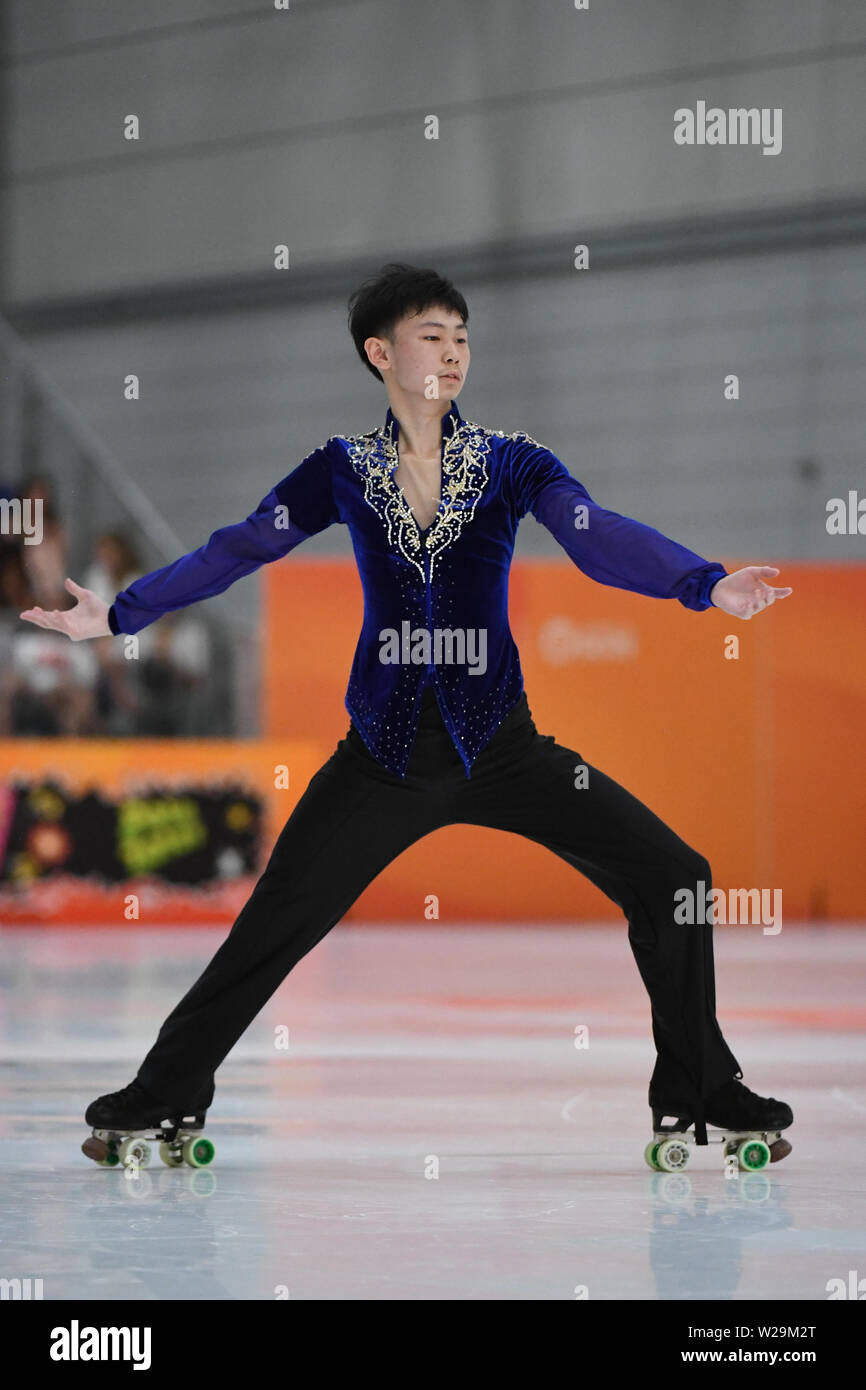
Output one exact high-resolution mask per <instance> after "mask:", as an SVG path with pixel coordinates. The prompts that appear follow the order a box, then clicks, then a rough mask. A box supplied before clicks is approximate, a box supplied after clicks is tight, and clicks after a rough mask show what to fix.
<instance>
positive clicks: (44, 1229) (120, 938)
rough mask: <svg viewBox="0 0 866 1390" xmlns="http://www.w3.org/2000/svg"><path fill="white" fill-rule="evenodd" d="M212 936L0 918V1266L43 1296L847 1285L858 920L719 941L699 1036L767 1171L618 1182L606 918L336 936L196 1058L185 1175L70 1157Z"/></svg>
mask: <svg viewBox="0 0 866 1390" xmlns="http://www.w3.org/2000/svg"><path fill="white" fill-rule="evenodd" d="M223 935H224V932H223V931H212V930H210V929H194V928H193V929H188V930H185V931H184V930H179V931H174V930H170V929H159V928H157V929H142V928H141V927H140V926H139V925H138V924H135V925H134V926H130V928H129V929H128V930H125V931H124V933H123V934H117V933H114V932H112V931H111V930H109V929H104V928H103V929H94V930H90V931H84V930H79V929H69V930H62V929H51V930H49V929H41V930H40V929H7V930H6V931H4V932H3V934H2V948H3V949H2V960H3V966H2V980H0V984H2V1017H0V1192H2V1198H0V1259H2V1267H0V1277H3V1278H6V1279H15V1278H20V1279H26V1278H30V1279H31V1280H32V1279H41V1280H42V1291H43V1297H44V1298H45V1299H57V1298H84V1299H103V1298H108V1299H139V1298H145V1299H208V1298H217V1299H229V1300H235V1299H273V1298H278V1297H290V1298H293V1299H298V1298H300V1299H459V1300H464V1299H569V1300H573V1299H575V1298H580V1297H589V1298H590V1299H635V1298H661V1299H695V1298H722V1299H766V1298H786V1299H809V1300H815V1299H818V1300H821V1299H826V1298H827V1297H828V1292H827V1290H828V1285H829V1281H831V1280H834V1279H836V1280H842V1281H844V1282H845V1284H846V1285H847V1284H848V1283H849V1282H850V1279H851V1272H852V1271H855V1272H856V1277H859V1278H863V1277H864V1276H866V1172H864V1160H863V1152H864V1145H863V1138H862V1135H863V1128H864V1119H866V1047H864V1030H866V1004H864V989H863V985H864V978H866V971H864V967H866V936H864V934H863V933H862V932H861V931H859V930H858V929H856V928H852V927H837V928H832V927H828V928H822V927H800V928H797V927H788V926H787V925H786V926H785V928H784V930H783V931H782V932H781V933H780V934H779V935H778V936H766V935H764V934H762V933H761V931H760V928H759V927H746V926H739V927H727V928H722V927H719V928H717V929H716V974H717V995H718V1001H719V1018H720V1021H721V1024H722V1029H723V1032H724V1033H725V1036H726V1037H727V1039H728V1041H729V1043H730V1045H731V1047H732V1049H733V1051H734V1053H735V1054H736V1056H737V1057H738V1058H739V1061H740V1063H741V1065H742V1067H743V1071H744V1080H745V1081H746V1083H747V1084H748V1085H750V1086H751V1087H752V1089H754V1090H757V1091H759V1092H760V1093H762V1094H764V1095H768V1094H771V1095H775V1096H778V1097H780V1098H781V1099H784V1100H787V1101H788V1102H789V1104H791V1106H792V1107H793V1109H794V1114H795V1122H794V1126H793V1127H792V1129H791V1130H789V1131H788V1136H789V1137H790V1139H791V1141H792V1143H793V1152H792V1154H791V1155H790V1156H789V1157H788V1158H786V1159H785V1160H784V1161H783V1162H782V1163H780V1164H774V1165H772V1166H771V1167H770V1168H768V1169H767V1170H766V1171H764V1172H759V1173H751V1174H749V1173H739V1174H738V1176H736V1177H726V1175H725V1170H724V1160H723V1156H722V1152H721V1149H720V1147H719V1146H718V1145H715V1146H711V1147H709V1148H701V1149H697V1150H694V1151H693V1152H692V1155H691V1162H690V1164H689V1166H688V1169H687V1170H686V1171H684V1172H682V1173H678V1174H664V1173H653V1172H651V1171H650V1170H649V1168H647V1167H646V1165H645V1163H644V1159H643V1150H644V1145H645V1143H646V1141H647V1139H648V1138H649V1123H650V1116H649V1109H648V1107H647V1104H646V1086H647V1080H648V1077H649V1073H650V1070H651V1067H652V1062H653V1056H654V1054H653V1048H652V1042H651V1037H650V1030H649V1008H648V1001H647V999H646V995H645V994H644V992H643V986H642V984H641V981H640V977H639V975H638V973H637V969H636V967H635V965H634V963H633V960H632V957H631V953H630V951H629V947H628V942H627V938H626V932H625V924H624V923H623V926H622V928H621V929H618V928H617V927H609V926H606V927H599V928H587V927H583V926H579V927H575V928H573V929H562V928H546V927H538V928H533V927H529V926H526V927H521V928H514V927H502V928H498V927H487V928H473V929H468V928H467V929H465V930H455V929H452V928H445V927H441V926H439V925H433V926H430V925H428V926H424V927H422V928H408V929H405V930H400V929H394V928H388V929H383V930H370V929H367V928H361V927H357V926H354V927H353V926H350V925H343V926H341V927H338V928H337V929H336V930H335V931H334V932H332V933H331V934H330V936H328V937H327V938H326V939H325V940H324V941H323V942H322V943H320V945H319V946H317V947H316V949H315V950H314V951H313V952H311V954H310V955H308V956H307V957H305V959H304V960H303V961H301V963H300V965H298V966H297V967H296V969H295V970H294V971H293V972H292V974H291V975H290V976H289V978H288V979H287V980H286V981H285V982H284V984H283V985H282V986H281V988H280V990H279V991H278V992H277V994H276V995H274V997H273V998H272V999H271V1000H270V1002H269V1003H268V1005H267V1006H266V1008H265V1009H264V1010H263V1011H262V1013H261V1014H260V1015H259V1016H258V1018H257V1019H256V1020H255V1021H254V1023H253V1024H252V1025H251V1027H250V1028H249V1029H248V1031H247V1033H246V1034H245V1035H244V1037H243V1038H242V1039H241V1041H240V1042H239V1043H238V1044H237V1046H236V1047H235V1049H234V1051H233V1052H232V1053H231V1054H230V1055H229V1057H228V1059H227V1060H226V1062H225V1063H224V1064H223V1066H222V1067H221V1068H220V1070H219V1072H218V1073H217V1092H216V1097H215V1100H214V1104H213V1107H212V1109H211V1111H210V1113H209V1116H208V1128H207V1133H208V1134H209V1135H210V1137H211V1138H212V1139H213V1140H214V1142H215V1144H216V1157H215V1159H214V1162H213V1164H212V1165H211V1166H210V1167H207V1168H201V1169H198V1170H196V1169H192V1168H189V1167H187V1166H184V1167H182V1168H177V1169H171V1168H167V1167H164V1166H163V1165H162V1164H161V1163H160V1161H159V1158H158V1156H157V1155H156V1153H154V1158H153V1163H152V1164H151V1166H150V1167H148V1168H144V1169H141V1170H139V1171H138V1172H136V1171H135V1170H129V1172H128V1173H127V1172H124V1170H122V1169H117V1168H115V1169H108V1168H102V1167H99V1166H97V1165H96V1164H94V1163H92V1162H90V1161H89V1160H88V1159H87V1158H85V1157H84V1156H83V1155H82V1153H81V1151H80V1144H81V1141H82V1140H83V1139H84V1138H85V1136H86V1134H87V1133H88V1130H87V1128H86V1126H85V1125H84V1122H83V1113H84V1110H85V1108H86V1106H87V1104H88V1103H89V1101H90V1100H92V1099H93V1098H94V1097H95V1096H97V1095H100V1094H102V1093H103V1092H106V1091H112V1090H116V1089H118V1088H119V1087H121V1086H123V1085H125V1084H126V1082H127V1081H129V1080H131V1078H132V1076H133V1075H134V1074H135V1071H136V1068H137V1065H138V1063H139V1061H140V1060H141V1057H142V1056H143V1054H144V1053H145V1052H146V1051H147V1049H148V1048H149V1047H150V1045H151V1043H152V1041H153V1039H154V1037H155V1035H156V1032H157V1030H158V1027H159V1025H160V1023H161V1022H162V1020H163V1018H164V1017H165V1015H166V1014H167V1013H168V1012H169V1011H170V1009H171V1008H172V1007H173V1006H174V1004H175V1003H176V1002H177V1000H178V999H179V998H180V996H181V995H182V994H183V993H184V992H185V991H186V989H187V988H188V986H189V985H190V984H191V983H192V981H193V980H194V979H195V978H196V977H197V976H198V974H199V973H200V972H201V970H202V969H203V967H204V965H205V964H206V963H207V961H208V960H209V959H210V957H211V955H212V954H213V951H214V950H215V949H216V947H217V945H218V944H219V942H220V941H221V940H222V937H223ZM286 1036H287V1042H288V1046H284V1045H283V1044H284V1042H285V1041H286ZM855 1285H856V1278H855ZM831 1287H832V1286H831ZM864 1287H866V1285H864Z"/></svg>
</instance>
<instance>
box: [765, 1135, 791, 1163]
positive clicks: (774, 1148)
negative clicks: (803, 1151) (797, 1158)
mask: <svg viewBox="0 0 866 1390" xmlns="http://www.w3.org/2000/svg"><path fill="white" fill-rule="evenodd" d="M790 1152H791V1145H790V1144H789V1143H788V1141H787V1139H777V1140H776V1142H775V1144H771V1145H770V1162H771V1163H778V1162H779V1159H780V1158H787V1157H788V1154H789V1153H790Z"/></svg>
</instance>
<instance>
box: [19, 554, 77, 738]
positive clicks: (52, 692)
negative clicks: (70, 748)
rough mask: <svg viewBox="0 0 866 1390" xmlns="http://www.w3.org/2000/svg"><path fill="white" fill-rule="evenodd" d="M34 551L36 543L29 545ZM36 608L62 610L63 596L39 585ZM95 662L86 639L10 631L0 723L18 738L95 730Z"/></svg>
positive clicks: (38, 630) (65, 603)
mask: <svg viewBox="0 0 866 1390" xmlns="http://www.w3.org/2000/svg"><path fill="white" fill-rule="evenodd" d="M29 548H31V549H34V550H36V549H38V548H39V547H38V546H33V547H29ZM46 582H47V580H46V578H44V577H43V580H42V583H43V591H42V605H41V606H42V607H45V608H67V607H69V595H68V594H67V592H66V590H65V589H64V588H63V587H62V584H61V587H60V589H59V590H54V591H52V590H50V589H48V588H45V587H44V585H45V583H46ZM97 674H98V662H97V659H96V655H95V653H94V652H93V651H92V650H91V648H90V645H89V643H87V642H70V640H69V638H68V637H65V636H64V635H63V634H62V633H59V632H48V631H46V630H45V629H44V628H37V627H32V626H30V625H29V624H28V626H27V628H26V630H23V624H22V630H21V631H16V632H15V633H14V635H13V636H12V638H11V641H10V643H9V647H8V655H7V660H6V662H5V663H4V668H3V674H2V693H3V699H2V701H0V727H2V732H3V733H4V734H6V735H11V736H12V737H18V738H62V737H79V736H86V735H92V734H94V733H96V731H97V714H96V698H95V696H96V681H97Z"/></svg>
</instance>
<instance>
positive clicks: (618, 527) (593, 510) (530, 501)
mask: <svg viewBox="0 0 866 1390" xmlns="http://www.w3.org/2000/svg"><path fill="white" fill-rule="evenodd" d="M510 466H511V489H512V499H513V503H514V506H515V509H516V513H517V519H518V520H519V519H520V517H522V516H525V515H526V513H527V512H530V511H531V512H532V514H533V516H534V517H535V519H536V520H537V521H539V522H540V523H541V524H542V526H545V527H547V529H548V531H550V532H551V534H552V535H553V536H555V537H556V539H557V541H558V542H559V544H560V545H561V546H562V548H563V550H564V551H565V552H566V554H567V555H568V556H569V557H570V558H571V559H572V560H573V561H574V563H575V564H576V565H577V567H578V569H580V570H582V571H583V573H584V574H586V575H588V576H589V578H590V579H595V580H597V581H598V583H599V584H609V585H612V586H613V587H615V588H618V589H629V590H631V591H632V592H633V593H636V594H645V595H647V597H649V598H677V599H679V601H680V603H682V604H683V605H684V607H686V608H691V609H694V610H695V611H696V612H703V611H704V610H705V609H707V608H711V607H712V604H711V602H710V591H711V590H712V588H713V585H714V584H716V583H717V582H718V581H719V580H720V579H722V578H724V576H725V575H726V574H727V570H726V569H725V567H724V565H721V564H718V563H717V562H715V561H710V560H705V559H703V558H702V557H701V556H700V555H696V554H695V552H694V551H693V550H688V549H686V547H685V546H683V545H680V544H678V542H677V541H672V540H669V539H668V537H667V536H663V535H662V533H661V532H660V531H656V530H655V529H654V527H652V526H645V525H644V523H643V522H641V521H633V520H632V519H631V518H630V517H626V516H620V515H619V513H618V512H611V511H608V510H607V509H606V508H605V507H600V506H599V505H598V504H597V503H596V502H594V501H593V499H592V498H591V497H590V495H589V493H588V492H587V490H586V488H585V487H584V486H583V484H582V483H579V482H578V481H577V479H576V478H573V477H572V476H571V474H570V473H569V472H568V470H567V468H566V467H565V465H564V464H563V463H562V462H561V461H560V459H558V458H557V457H556V455H555V454H552V453H551V452H550V450H549V449H545V448H544V447H543V446H542V445H540V444H538V443H537V442H536V441H535V440H534V439H531V438H530V437H529V436H528V435H527V436H523V437H518V439H517V440H516V441H515V443H514V447H513V450H512V452H511V464H510Z"/></svg>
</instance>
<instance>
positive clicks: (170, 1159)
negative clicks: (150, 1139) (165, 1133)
mask: <svg viewBox="0 0 866 1390" xmlns="http://www.w3.org/2000/svg"><path fill="white" fill-rule="evenodd" d="M159 1156H160V1158H161V1159H162V1161H163V1163H165V1164H167V1165H168V1167H169V1168H179V1167H180V1166H181V1164H182V1163H183V1153H182V1151H181V1150H180V1149H179V1148H178V1146H177V1145H176V1144H166V1143H165V1141H163V1142H162V1143H161V1144H160V1146H159Z"/></svg>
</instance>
